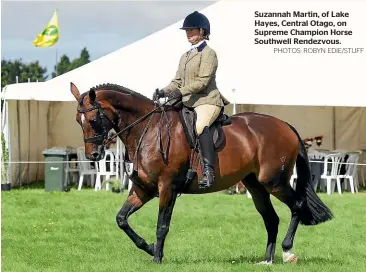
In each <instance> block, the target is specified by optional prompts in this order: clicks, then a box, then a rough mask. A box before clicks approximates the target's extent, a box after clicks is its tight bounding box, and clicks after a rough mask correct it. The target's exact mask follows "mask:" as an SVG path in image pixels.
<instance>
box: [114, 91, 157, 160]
mask: <svg viewBox="0 0 366 272" xmlns="http://www.w3.org/2000/svg"><path fill="white" fill-rule="evenodd" d="M109 101H110V102H111V104H112V106H113V107H114V108H115V109H116V110H117V112H118V115H119V118H120V120H119V123H118V130H119V131H121V130H123V129H125V128H126V127H127V126H129V125H131V124H133V123H134V122H137V121H138V120H139V119H140V118H142V117H144V116H145V115H146V114H147V113H148V112H150V111H152V110H153V109H154V103H153V102H152V101H151V100H148V99H143V98H140V97H138V96H135V95H133V94H131V95H126V94H124V93H113V95H111V96H110V97H109ZM149 119H150V117H147V118H146V119H144V120H142V121H141V122H138V124H136V125H134V126H133V127H132V128H130V129H128V130H127V131H126V132H124V133H122V134H120V135H119V138H120V139H121V140H122V142H123V144H124V145H125V147H126V151H127V152H128V154H129V156H130V158H131V159H134V154H133V153H134V152H135V151H136V148H137V145H138V141H139V140H140V138H141V136H142V133H143V131H144V128H145V127H146V125H147V122H148V121H149Z"/></svg>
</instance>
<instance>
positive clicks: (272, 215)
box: [243, 174, 280, 264]
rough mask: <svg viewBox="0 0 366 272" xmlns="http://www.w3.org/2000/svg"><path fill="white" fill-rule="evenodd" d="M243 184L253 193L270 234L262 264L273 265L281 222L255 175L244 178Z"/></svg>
mask: <svg viewBox="0 0 366 272" xmlns="http://www.w3.org/2000/svg"><path fill="white" fill-rule="evenodd" d="M243 183H244V185H245V187H246V188H247V189H248V190H249V192H250V193H251V195H252V198H253V201H254V205H255V207H256V209H257V211H258V212H259V213H260V214H261V215H262V218H263V221H264V225H265V227H266V230H267V234H268V239H267V249H266V254H265V256H264V261H263V262H261V263H263V264H272V263H273V262H274V256H275V249H276V240H277V233H278V224H279V222H280V220H279V218H278V216H277V214H276V211H275V210H274V208H273V205H272V203H271V199H270V195H269V193H268V192H267V190H266V189H265V188H264V186H263V185H262V184H261V183H259V182H258V180H257V178H256V177H255V175H254V174H249V175H248V176H247V177H246V178H244V180H243Z"/></svg>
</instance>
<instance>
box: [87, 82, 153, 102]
mask: <svg viewBox="0 0 366 272" xmlns="http://www.w3.org/2000/svg"><path fill="white" fill-rule="evenodd" d="M102 90H111V91H116V92H119V93H123V94H127V95H132V96H135V97H138V98H142V99H147V100H150V99H149V98H147V97H146V96H144V95H142V94H140V93H138V92H135V91H132V90H131V89H128V88H126V87H124V86H121V85H118V84H113V83H104V84H100V85H96V86H94V87H91V88H90V90H89V91H95V92H96V91H102Z"/></svg>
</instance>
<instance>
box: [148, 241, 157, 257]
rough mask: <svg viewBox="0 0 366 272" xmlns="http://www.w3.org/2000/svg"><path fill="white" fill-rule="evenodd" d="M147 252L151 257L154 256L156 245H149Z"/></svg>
mask: <svg viewBox="0 0 366 272" xmlns="http://www.w3.org/2000/svg"><path fill="white" fill-rule="evenodd" d="M146 252H147V253H149V254H150V255H151V256H154V255H155V244H150V245H148V247H147V250H146Z"/></svg>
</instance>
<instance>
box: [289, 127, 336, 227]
mask: <svg viewBox="0 0 366 272" xmlns="http://www.w3.org/2000/svg"><path fill="white" fill-rule="evenodd" d="M288 125H289V127H290V128H291V129H292V131H293V132H294V133H295V134H296V135H297V137H298V139H299V153H298V155H297V159H296V171H297V182H296V194H297V195H298V196H299V198H300V199H302V200H304V203H303V206H302V209H301V212H300V214H299V216H300V223H301V224H303V225H317V224H320V223H323V222H326V221H328V220H331V219H332V218H333V214H332V212H331V210H330V209H329V208H328V207H327V206H326V205H325V204H324V203H323V202H322V201H321V199H320V198H319V197H318V195H317V194H316V192H315V190H314V188H313V186H312V184H311V173H310V163H309V159H308V155H307V151H306V148H305V145H304V143H303V141H302V139H301V137H300V135H299V133H298V132H297V131H296V129H295V128H294V127H293V126H291V125H290V124H288Z"/></svg>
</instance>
